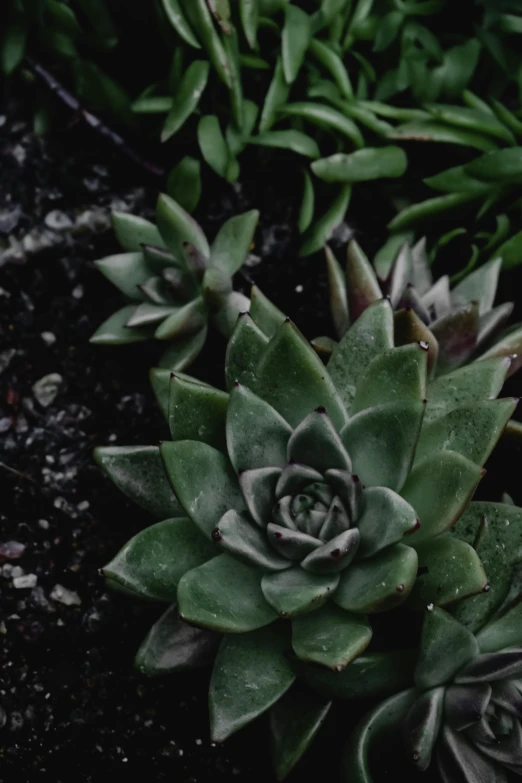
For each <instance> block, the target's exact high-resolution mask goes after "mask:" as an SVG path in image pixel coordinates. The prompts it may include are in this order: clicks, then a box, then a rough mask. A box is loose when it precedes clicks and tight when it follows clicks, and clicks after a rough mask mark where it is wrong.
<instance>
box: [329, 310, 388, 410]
mask: <svg viewBox="0 0 522 783" xmlns="http://www.w3.org/2000/svg"><path fill="white" fill-rule="evenodd" d="M391 348H393V313H392V309H391V307H390V303H389V302H388V301H387V300H386V299H381V300H380V301H378V302H375V303H374V304H372V305H370V306H369V307H368V308H367V309H366V310H365V311H364V312H363V313H362V315H361V316H360V317H359V318H358V319H357V321H356V322H355V323H354V324H353V325H352V327H351V328H350V329H349V330H348V331H347V332H346V334H345V335H344V337H343V338H342V339H341V341H340V342H339V344H338V345H337V347H336V348H335V349H334V352H333V353H332V358H331V359H330V361H329V362H328V372H329V374H330V377H331V379H332V381H333V382H334V384H335V387H336V388H337V391H338V393H339V396H340V397H341V399H342V401H343V402H344V404H345V405H346V407H347V409H348V410H350V408H351V406H352V403H353V399H354V397H355V390H356V388H357V384H358V382H359V379H360V378H361V377H362V375H363V374H364V372H365V370H366V368H367V367H368V365H369V364H370V362H371V361H372V360H373V359H374V358H375V357H376V356H378V355H379V354H380V353H384V352H385V351H387V350H389V349H391Z"/></svg>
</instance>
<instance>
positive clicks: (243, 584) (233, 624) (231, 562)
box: [178, 555, 277, 634]
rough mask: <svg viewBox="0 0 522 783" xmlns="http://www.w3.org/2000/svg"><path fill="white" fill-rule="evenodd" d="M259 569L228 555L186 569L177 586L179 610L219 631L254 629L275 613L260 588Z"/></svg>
mask: <svg viewBox="0 0 522 783" xmlns="http://www.w3.org/2000/svg"><path fill="white" fill-rule="evenodd" d="M261 576H262V572H261V571H260V570H259V569H257V568H252V566H249V565H245V564H243V563H241V562H240V561H239V560H236V558H235V557H231V556H230V555H219V557H215V558H214V559H213V560H209V561H208V562H206V563H204V565H202V566H200V567H199V568H194V569H193V570H192V571H189V572H188V573H187V574H185V576H184V577H183V578H182V579H181V581H180V583H179V585H178V606H179V613H180V616H181V618H182V619H183V620H186V621H187V622H189V623H192V624H193V625H197V626H201V627H202V628H209V629H210V630H211V631H219V632H222V633H240V634H244V633H247V632H248V631H254V630H255V629H256V628H262V627H263V626H265V625H269V624H270V623H272V622H273V621H274V620H276V619H277V615H276V613H275V612H274V610H273V609H272V607H271V606H269V605H268V604H267V602H266V600H265V598H264V596H263V593H262V591H261Z"/></svg>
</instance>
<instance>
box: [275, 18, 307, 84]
mask: <svg viewBox="0 0 522 783" xmlns="http://www.w3.org/2000/svg"><path fill="white" fill-rule="evenodd" d="M310 37H311V26H310V17H309V16H308V14H307V13H305V12H304V11H302V10H301V9H300V8H298V7H297V6H295V5H290V4H289V5H288V6H287V8H286V14H285V25H284V27H283V33H282V56H283V71H284V75H285V79H286V81H287V83H288V84H292V82H294V81H295V79H296V78H297V74H298V73H299V69H300V68H301V65H302V63H303V60H304V56H305V52H306V50H307V48H308V44H309V42H310Z"/></svg>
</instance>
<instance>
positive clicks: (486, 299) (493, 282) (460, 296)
mask: <svg viewBox="0 0 522 783" xmlns="http://www.w3.org/2000/svg"><path fill="white" fill-rule="evenodd" d="M501 266H502V259H501V258H494V259H492V260H491V261H488V263H487V264H484V265H483V266H481V267H479V268H478V269H476V270H475V271H474V272H471V274H469V275H466V277H464V278H463V279H462V280H461V281H460V283H458V284H457V285H456V286H455V288H454V289H453V290H452V292H451V299H452V302H453V304H454V305H455V306H457V307H461V306H462V305H465V304H467V303H468V302H473V301H475V302H477V303H478V308H479V315H484V313H487V312H488V311H489V310H491V308H492V307H493V303H494V301H495V294H496V292H497V285H498V276H499V274H500V268H501Z"/></svg>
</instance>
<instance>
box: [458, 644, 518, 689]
mask: <svg viewBox="0 0 522 783" xmlns="http://www.w3.org/2000/svg"><path fill="white" fill-rule="evenodd" d="M521 674H522V650H520V649H518V650H501V651H500V652H495V653H483V654H482V655H478V656H477V657H476V658H474V659H473V660H472V661H470V662H469V663H468V664H467V665H466V666H464V668H463V669H461V670H460V671H459V672H458V674H457V676H456V677H455V682H456V683H460V684H466V683H475V682H496V681H497V680H507V679H511V678H513V677H520V675H521Z"/></svg>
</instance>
